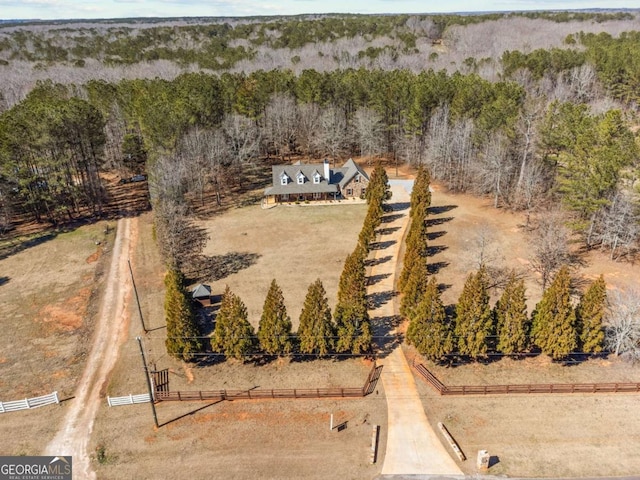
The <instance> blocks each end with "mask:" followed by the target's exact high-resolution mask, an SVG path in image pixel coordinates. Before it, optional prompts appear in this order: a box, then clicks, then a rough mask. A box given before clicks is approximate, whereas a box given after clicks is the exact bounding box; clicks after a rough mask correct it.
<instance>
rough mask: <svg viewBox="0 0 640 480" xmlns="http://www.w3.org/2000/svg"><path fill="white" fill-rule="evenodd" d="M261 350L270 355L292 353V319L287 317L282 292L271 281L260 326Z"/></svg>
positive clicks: (259, 339)
mask: <svg viewBox="0 0 640 480" xmlns="http://www.w3.org/2000/svg"><path fill="white" fill-rule="evenodd" d="M258 341H259V342H260V348H261V349H262V350H263V351H264V352H266V353H268V354H269V355H285V354H287V353H289V352H290V351H291V319H290V318H289V316H288V315H287V308H286V307H285V305H284V296H283V295H282V290H281V289H280V287H279V286H278V284H277V283H276V280H275V279H273V280H272V281H271V287H269V292H268V293H267V298H266V299H265V301H264V307H263V308H262V317H260V324H259V325H258Z"/></svg>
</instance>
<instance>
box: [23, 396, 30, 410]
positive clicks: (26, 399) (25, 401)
mask: <svg viewBox="0 0 640 480" xmlns="http://www.w3.org/2000/svg"><path fill="white" fill-rule="evenodd" d="M24 403H26V404H27V408H29V409H30V408H31V405H29V399H28V398H25V399H24Z"/></svg>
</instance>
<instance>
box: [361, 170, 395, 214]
mask: <svg viewBox="0 0 640 480" xmlns="http://www.w3.org/2000/svg"><path fill="white" fill-rule="evenodd" d="M365 198H366V199H367V203H368V204H371V203H380V204H382V203H383V202H385V201H387V200H389V199H390V198H391V190H390V188H389V177H388V176H387V171H386V170H385V169H384V167H383V166H382V165H380V164H378V165H376V167H375V168H374V169H373V172H371V178H370V179H369V185H368V186H367V191H366V192H365Z"/></svg>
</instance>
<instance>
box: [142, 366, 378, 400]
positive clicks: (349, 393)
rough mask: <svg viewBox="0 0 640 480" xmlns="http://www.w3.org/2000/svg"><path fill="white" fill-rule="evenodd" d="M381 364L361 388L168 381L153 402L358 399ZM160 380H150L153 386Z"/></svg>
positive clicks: (368, 390)
mask: <svg viewBox="0 0 640 480" xmlns="http://www.w3.org/2000/svg"><path fill="white" fill-rule="evenodd" d="M381 371H382V367H381V366H377V365H376V364H375V363H374V364H373V367H372V368H371V371H370V372H369V375H368V376H367V380H366V382H365V384H364V386H363V387H353V388H344V387H334V388H278V389H275V388H272V389H265V388H254V389H248V390H202V391H173V392H172V391H170V390H169V388H168V382H165V383H164V384H163V386H164V388H163V389H160V388H156V391H155V400H156V402H165V401H196V400H220V401H221V400H264V399H278V398H280V399H282V398H296V399H297V398H361V397H365V396H367V395H369V394H370V393H372V392H373V390H375V386H376V383H377V382H378V379H379V378H380V374H381ZM153 373H154V375H156V376H157V377H161V376H162V377H163V378H164V376H163V375H164V374H162V373H161V372H153ZM159 383H160V382H157V383H156V381H155V380H154V385H159Z"/></svg>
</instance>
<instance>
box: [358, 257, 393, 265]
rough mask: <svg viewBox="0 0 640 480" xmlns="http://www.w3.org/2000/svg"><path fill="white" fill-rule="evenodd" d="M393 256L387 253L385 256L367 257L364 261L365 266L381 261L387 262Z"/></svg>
mask: <svg viewBox="0 0 640 480" xmlns="http://www.w3.org/2000/svg"><path fill="white" fill-rule="evenodd" d="M392 258H393V256H391V255H387V256H386V257H380V258H369V259H367V260H365V261H364V264H365V266H367V267H375V266H376V265H381V264H383V263H387V262H388V261H390V260H391V259H392Z"/></svg>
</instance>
